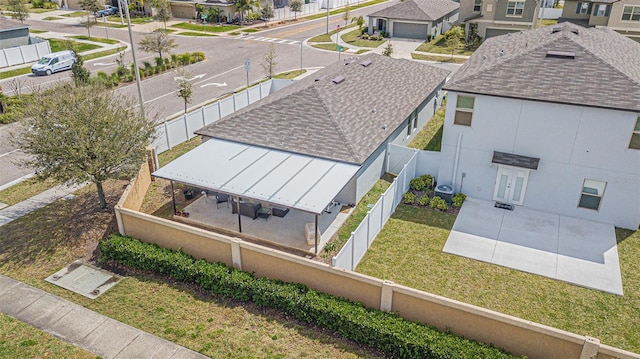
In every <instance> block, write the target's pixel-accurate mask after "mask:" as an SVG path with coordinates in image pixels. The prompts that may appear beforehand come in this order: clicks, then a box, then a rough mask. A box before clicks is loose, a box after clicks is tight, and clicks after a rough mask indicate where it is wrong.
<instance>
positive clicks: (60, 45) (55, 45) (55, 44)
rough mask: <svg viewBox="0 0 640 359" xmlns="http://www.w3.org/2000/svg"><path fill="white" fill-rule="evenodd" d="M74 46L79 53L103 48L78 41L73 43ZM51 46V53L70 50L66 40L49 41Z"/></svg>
mask: <svg viewBox="0 0 640 359" xmlns="http://www.w3.org/2000/svg"><path fill="white" fill-rule="evenodd" d="M73 44H74V45H75V46H77V51H78V52H85V51H89V50H94V49H99V48H101V47H102V46H100V45H96V44H87V43H84V42H77V41H73ZM49 45H51V52H57V51H62V50H68V48H67V47H66V41H65V40H59V39H49Z"/></svg>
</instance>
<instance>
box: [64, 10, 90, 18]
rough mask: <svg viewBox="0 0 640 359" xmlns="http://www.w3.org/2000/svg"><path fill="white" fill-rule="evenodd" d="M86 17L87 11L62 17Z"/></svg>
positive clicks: (75, 12)
mask: <svg viewBox="0 0 640 359" xmlns="http://www.w3.org/2000/svg"><path fill="white" fill-rule="evenodd" d="M85 15H87V12H86V11H74V12H71V13H68V14H62V16H65V17H80V16H85Z"/></svg>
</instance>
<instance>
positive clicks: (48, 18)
mask: <svg viewBox="0 0 640 359" xmlns="http://www.w3.org/2000/svg"><path fill="white" fill-rule="evenodd" d="M42 20H47V21H56V20H62V18H61V17H57V16H47V17H45V18H43V19H42Z"/></svg>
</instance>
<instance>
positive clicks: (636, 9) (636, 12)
mask: <svg viewBox="0 0 640 359" xmlns="http://www.w3.org/2000/svg"><path fill="white" fill-rule="evenodd" d="M622 20H623V21H640V6H625V7H624V10H622Z"/></svg>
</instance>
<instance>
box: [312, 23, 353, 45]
mask: <svg viewBox="0 0 640 359" xmlns="http://www.w3.org/2000/svg"><path fill="white" fill-rule="evenodd" d="M354 26H357V25H356V24H349V25H348V26H346V27H343V28H341V31H344V30H346V29H349V28H352V27H354ZM336 32H338V31H337V30H332V31H329V33H328V34H322V35H318V36H314V37H312V38H310V39H309V41H308V42H331V35H333V34H335V33H336Z"/></svg>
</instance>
